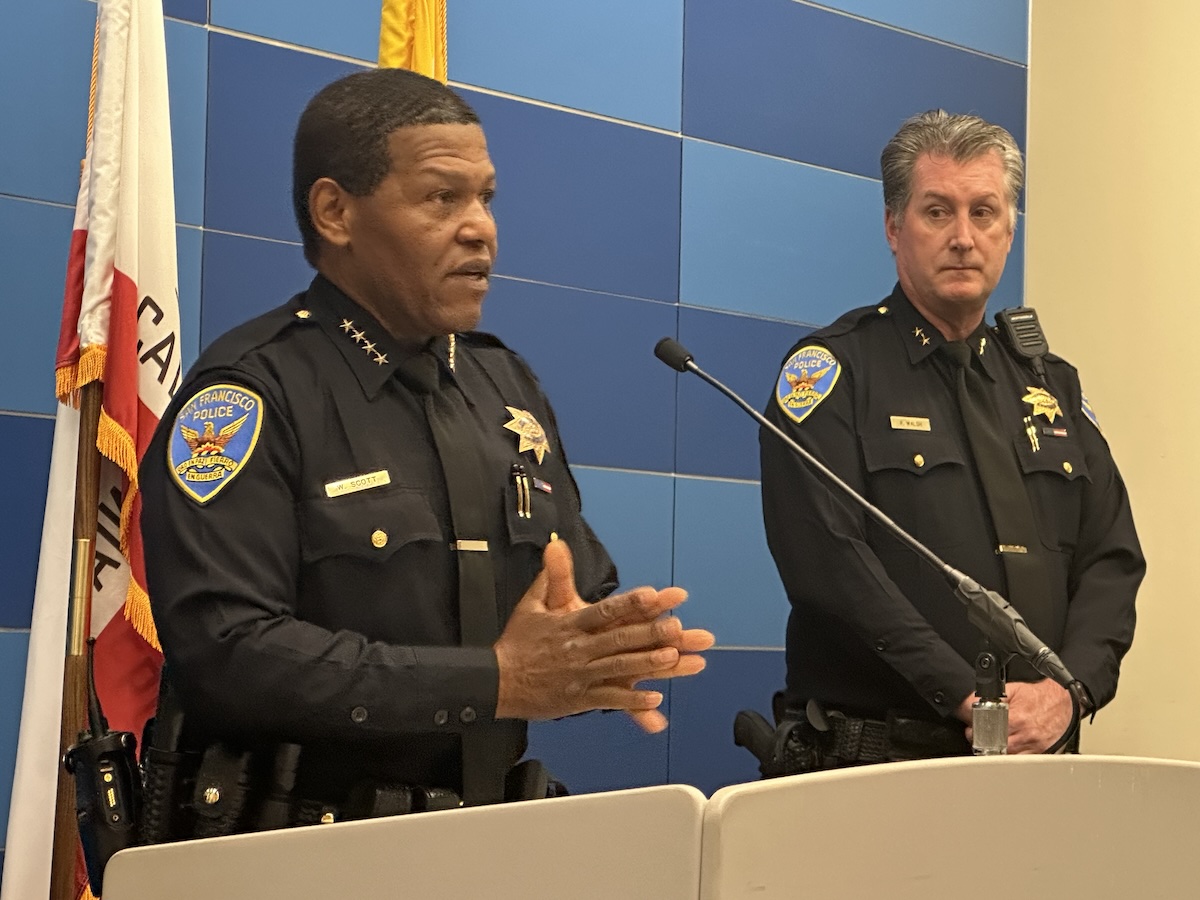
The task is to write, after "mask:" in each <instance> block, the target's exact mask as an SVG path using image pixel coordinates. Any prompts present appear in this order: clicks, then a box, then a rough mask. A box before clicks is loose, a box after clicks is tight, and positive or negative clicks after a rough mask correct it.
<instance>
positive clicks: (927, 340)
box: [921, 337, 929, 347]
mask: <svg viewBox="0 0 1200 900" xmlns="http://www.w3.org/2000/svg"><path fill="white" fill-rule="evenodd" d="M928 344H929V338H927V337H922V338H921V346H922V347H925V346H928Z"/></svg>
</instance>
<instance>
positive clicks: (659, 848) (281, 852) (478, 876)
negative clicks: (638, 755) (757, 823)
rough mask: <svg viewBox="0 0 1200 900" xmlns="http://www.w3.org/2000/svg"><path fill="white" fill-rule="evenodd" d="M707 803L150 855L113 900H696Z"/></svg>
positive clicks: (524, 811) (353, 830)
mask: <svg viewBox="0 0 1200 900" xmlns="http://www.w3.org/2000/svg"><path fill="white" fill-rule="evenodd" d="M704 803H705V800H704V795H703V794H702V793H700V792H699V791H698V790H696V789H695V788H693V787H689V786H685V785H679V786H666V787H651V788H640V789H637V790H630V791H614V792H612V793H607V794H585V795H581V796H578V797H562V798H558V799H554V800H536V801H530V802H526V803H512V804H502V805H498V806H486V807H478V808H474V809H459V810H451V811H447V812H434V813H422V814H419V815H411V816H397V817H394V818H389V819H371V820H366V821H360V822H345V823H337V824H332V825H314V826H309V827H306V828H289V829H284V830H280V831H269V832H261V833H258V834H249V835H239V836H234V837H226V838H212V839H209V840H203V841H186V842H183V843H178V844H164V845H161V846H157V847H141V848H138V849H134V850H125V851H122V852H121V853H118V854H117V855H116V856H114V857H113V858H112V860H111V861H110V862H109V864H108V868H107V870H106V871H105V875H104V900H158V898H163V900H274V898H279V900H296V898H298V897H327V898H336V900H357V898H376V897H380V898H382V897H397V898H401V897H402V898H425V897H429V898H437V900H487V898H497V900H505V898H513V900H517V898H520V900H541V898H544V900H575V898H582V900H588V898H597V900H599V898H605V900H611V898H620V900H635V898H645V900H695V897H696V896H697V894H698V892H699V879H700V829H701V824H702V821H703V812H704Z"/></svg>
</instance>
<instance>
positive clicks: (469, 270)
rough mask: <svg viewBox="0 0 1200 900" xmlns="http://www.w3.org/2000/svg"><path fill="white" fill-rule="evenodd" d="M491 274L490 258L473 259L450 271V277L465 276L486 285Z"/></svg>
mask: <svg viewBox="0 0 1200 900" xmlns="http://www.w3.org/2000/svg"><path fill="white" fill-rule="evenodd" d="M491 274H492V261H491V260H490V259H473V260H471V261H470V262H465V263H463V264H462V265H461V266H458V267H456V268H454V269H452V270H451V271H450V275H451V276H452V277H455V278H466V279H468V280H469V281H473V282H476V283H477V284H480V285H486V284H487V283H488V278H489V277H490V276H491Z"/></svg>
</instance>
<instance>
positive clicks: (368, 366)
mask: <svg viewBox="0 0 1200 900" xmlns="http://www.w3.org/2000/svg"><path fill="white" fill-rule="evenodd" d="M294 302H295V303H296V305H297V310H296V316H297V318H310V317H311V319H312V320H314V321H315V322H316V323H317V324H318V325H319V326H320V327H321V330H322V331H324V332H325V334H326V335H328V336H329V340H330V342H331V343H332V344H333V345H334V346H335V347H336V348H337V349H338V352H339V353H341V354H342V357H343V358H344V359H345V360H346V365H348V366H349V367H350V371H351V372H353V373H354V376H355V378H357V379H358V383H359V385H360V386H361V387H362V390H363V393H364V394H365V395H366V396H367V397H368V398H372V397H374V396H375V395H376V394H378V393H379V391H380V389H381V388H382V387H383V385H384V384H385V383H387V380H388V379H389V378H391V377H392V376H393V375H397V374H398V375H399V376H400V378H401V379H402V380H403V381H404V382H405V384H407V385H408V386H409V387H411V388H413V389H414V390H423V391H429V390H433V389H435V388H436V386H437V384H438V381H439V379H440V377H441V376H443V375H449V372H450V367H449V360H448V356H449V352H448V341H447V338H445V337H437V338H434V339H433V340H432V341H430V342H429V344H427V345H426V346H424V347H420V348H414V347H411V346H404V345H402V344H401V343H400V342H399V341H397V340H396V339H395V338H393V337H392V336H391V334H390V333H388V331H387V329H386V328H384V327H383V326H382V325H381V324H379V320H378V319H376V318H375V317H374V316H373V315H371V314H370V313H369V312H367V311H366V310H365V309H363V308H362V307H361V306H359V305H358V304H357V303H355V302H354V301H353V300H351V299H350V298H349V297H347V296H346V295H345V294H344V293H343V292H342V291H341V290H340V289H339V288H338V287H337V286H336V285H335V284H333V282H331V281H329V280H328V279H327V278H325V276H323V275H317V277H316V278H314V279H313V280H312V284H310V285H309V288H308V291H307V292H306V293H304V294H302V295H301V296H300V297H298V298H297V299H296V301H294Z"/></svg>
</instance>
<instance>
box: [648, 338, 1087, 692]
mask: <svg viewBox="0 0 1200 900" xmlns="http://www.w3.org/2000/svg"><path fill="white" fill-rule="evenodd" d="M654 355H655V356H657V357H658V358H659V359H660V360H662V361H663V362H664V363H665V364H666V365H668V366H670V367H671V368H672V369H675V370H676V371H678V372H695V373H696V374H697V375H699V376H700V377H701V378H702V379H704V380H705V381H707V382H708V383H709V384H711V385H712V386H713V387H714V388H716V389H717V390H718V391H720V392H721V393H722V394H724V395H725V396H726V397H728V398H729V399H730V400H732V401H733V402H734V403H736V404H737V405H738V406H740V407H741V408H742V409H743V410H745V411H746V412H747V413H748V414H749V415H750V417H751V418H753V419H754V420H755V421H756V422H758V424H760V425H761V426H763V427H764V428H766V429H767V430H768V431H770V432H771V433H772V434H774V435H775V436H776V437H777V438H779V439H780V440H781V441H783V442H784V443H785V444H787V446H788V447H789V448H791V450H792V451H793V452H794V453H796V454H797V455H798V456H800V457H802V458H803V459H804V461H805V462H807V463H808V464H809V465H810V466H812V467H813V468H814V469H816V470H817V471H818V472H820V473H821V475H823V476H824V477H825V478H826V479H827V480H828V481H830V482H832V483H833V484H835V485H837V487H838V489H839V490H841V491H842V492H843V493H844V494H846V496H848V497H850V498H851V499H853V500H854V502H855V503H857V504H858V505H859V506H861V507H862V508H863V510H864V511H865V512H866V513H867V514H868V515H869V516H871V518H873V519H874V520H875V521H876V522H878V523H879V524H880V525H882V526H883V527H884V528H886V529H887V530H888V531H889V532H891V533H892V534H893V535H895V536H896V538H897V539H898V540H899V541H901V542H902V543H904V544H905V545H907V546H908V547H910V548H911V549H912V550H913V551H914V552H916V553H917V555H919V556H921V557H922V558H924V559H925V560H926V562H928V563H929V564H930V565H932V566H933V567H934V568H935V569H937V570H938V571H939V572H941V573H942V575H943V576H945V578H946V580H947V581H949V582H950V585H951V587H953V588H954V593H955V594H956V595H957V596H958V598H959V599H960V600H961V601H962V602H963V604H964V605H965V606H966V607H967V619H968V620H969V621H970V622H971V624H972V625H974V626H975V627H976V628H977V629H978V630H979V631H980V632H982V634H983V635H984V637H986V638H987V639H988V640H989V641H991V643H992V646H993V647H995V648H996V649H997V650H999V651H1000V652H1002V653H1005V654H1012V655H1016V656H1019V657H1020V658H1021V659H1023V660H1025V661H1026V662H1028V663H1029V664H1030V665H1031V666H1033V668H1034V669H1036V670H1037V671H1038V672H1040V673H1041V674H1042V675H1044V676H1046V677H1047V678H1050V679H1052V680H1054V681H1055V682H1057V683H1058V684H1060V685H1062V686H1063V687H1064V688H1067V690H1068V691H1071V692H1072V698H1073V699H1074V696H1075V693H1074V691H1075V689H1074V688H1073V687H1072V685H1073V684H1077V682H1075V679H1074V678H1073V677H1072V676H1071V673H1070V672H1069V671H1067V667H1066V666H1064V665H1063V663H1062V660H1060V659H1059V658H1058V655H1057V654H1055V653H1054V651H1053V650H1051V649H1050V648H1049V647H1047V646H1046V645H1045V643H1043V642H1042V641H1041V640H1039V639H1038V638H1037V636H1036V635H1034V633H1033V632H1032V631H1031V630H1030V628H1029V626H1028V625H1027V624H1026V623H1025V620H1024V619H1023V618H1022V617H1021V614H1020V613H1019V612H1017V611H1016V610H1015V609H1014V608H1013V607H1012V605H1011V604H1010V603H1009V602H1008V601H1007V600H1005V599H1004V598H1003V597H1002V596H1000V594H998V593H996V592H995V591H990V590H988V589H987V588H985V587H983V586H982V585H981V584H979V582H977V581H975V579H973V578H971V577H970V576H968V575H966V574H965V573H963V572H960V571H959V570H958V569H956V568H954V567H953V566H951V565H950V564H949V563H947V562H945V561H944V560H943V559H942V558H941V557H940V556H938V555H937V554H936V553H934V552H933V551H932V550H930V549H929V548H928V547H926V546H925V545H924V544H922V543H921V542H920V541H919V540H917V539H916V538H915V537H913V536H912V535H911V534H909V533H908V532H907V531H905V530H904V529H903V528H901V527H900V526H899V525H897V524H896V523H895V522H893V521H892V520H891V519H890V518H888V516H887V515H885V514H884V512H883V510H881V509H879V508H878V507H877V506H875V505H874V504H872V503H871V502H870V501H869V500H867V499H866V498H865V497H863V496H862V495H861V494H860V493H858V491H856V490H855V489H854V488H852V487H851V486H850V485H849V484H847V483H846V482H845V481H843V480H842V479H841V478H839V477H838V476H837V475H835V474H834V473H833V472H832V471H831V470H830V469H829V468H828V467H827V466H826V465H825V464H824V463H822V462H821V461H820V460H819V459H817V458H816V457H815V456H813V455H812V454H811V453H809V452H808V451H807V450H805V449H804V448H803V447H802V446H800V445H799V444H798V443H796V442H795V441H794V440H792V439H791V438H790V437H789V436H788V435H787V434H786V433H784V431H783V430H782V429H781V428H779V426H777V425H776V424H775V423H774V422H772V421H771V420H770V419H768V418H767V417H766V416H764V415H763V414H762V413H760V412H759V411H758V410H757V409H755V408H754V407H753V406H751V405H750V404H749V403H747V402H746V401H745V400H743V399H742V398H741V397H740V396H739V395H738V394H737V393H736V392H735V391H734V390H733V389H732V388H729V387H726V386H725V385H724V384H722V383H721V382H720V381H718V380H717V379H716V378H714V377H713V376H712V375H709V374H708V373H707V372H705V371H704V370H703V369H701V368H700V367H699V366H698V365H696V362H695V358H694V357H693V356H692V354H691V353H689V352H688V351H687V349H686V348H685V347H684V346H683V345H681V344H680V343H679V342H678V341H676V340H674V339H673V338H669V337H664V338H663V339H662V340H660V341H659V342H658V343H657V344H656V345H655V347H654Z"/></svg>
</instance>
